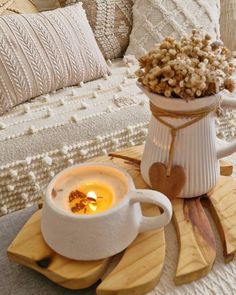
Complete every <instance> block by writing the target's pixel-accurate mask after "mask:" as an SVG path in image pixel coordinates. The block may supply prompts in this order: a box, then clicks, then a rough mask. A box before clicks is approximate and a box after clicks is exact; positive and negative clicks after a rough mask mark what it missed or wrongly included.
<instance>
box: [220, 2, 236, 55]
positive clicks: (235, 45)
mask: <svg viewBox="0 0 236 295" xmlns="http://www.w3.org/2000/svg"><path fill="white" fill-rule="evenodd" d="M235 27H236V1H235V0H221V14H220V32H221V38H222V40H223V41H224V43H225V45H226V46H227V47H228V48H229V49H231V50H234V51H236V31H235Z"/></svg>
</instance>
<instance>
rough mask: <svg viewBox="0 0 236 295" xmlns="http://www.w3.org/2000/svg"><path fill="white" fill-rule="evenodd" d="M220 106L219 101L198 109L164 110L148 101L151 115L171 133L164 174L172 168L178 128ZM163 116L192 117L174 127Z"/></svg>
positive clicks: (198, 119)
mask: <svg viewBox="0 0 236 295" xmlns="http://www.w3.org/2000/svg"><path fill="white" fill-rule="evenodd" d="M219 108H220V102H217V103H214V104H212V105H210V106H208V107H205V108H201V109H198V110H193V111H170V110H165V109H162V108H159V107H157V106H156V105H154V104H153V103H152V102H150V109H151V112H152V115H153V116H154V117H155V118H156V119H157V120H158V121H159V122H160V123H162V124H163V125H165V126H167V127H169V128H170V133H171V144H170V149H169V156H168V163H167V170H166V176H170V175H171V168H172V163H173V159H174V147H175V140H176V135H177V132H178V131H179V130H180V129H184V128H186V127H188V126H190V125H193V124H194V123H196V122H198V121H200V120H202V119H203V118H205V117H206V116H207V115H209V114H210V113H211V112H216V111H217V110H218V109H219ZM163 117H167V118H173V119H183V118H186V119H192V120H190V121H188V122H186V123H184V124H182V125H180V126H178V127H175V126H173V125H171V124H170V123H168V122H166V121H165V120H164V119H163Z"/></svg>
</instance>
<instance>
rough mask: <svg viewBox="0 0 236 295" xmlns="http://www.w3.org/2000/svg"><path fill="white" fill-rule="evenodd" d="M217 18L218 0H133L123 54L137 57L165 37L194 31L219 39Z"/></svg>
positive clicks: (178, 35) (218, 14) (218, 15)
mask: <svg viewBox="0 0 236 295" xmlns="http://www.w3.org/2000/svg"><path fill="white" fill-rule="evenodd" d="M219 17H220V2H219V0H207V1H206V0H205V1H203V0H187V1H186V0H165V1H160V0H136V1H135V2H134V6H133V29H132V32H131V35H130V43H129V47H128V49H127V51H126V54H134V55H135V56H136V57H137V58H139V57H140V56H141V55H143V54H145V53H147V51H149V50H150V49H151V48H152V47H153V46H154V45H155V44H156V43H159V42H160V41H162V40H163V39H164V38H165V37H166V36H174V37H175V38H177V39H179V38H181V37H182V36H183V35H186V34H189V33H190V32H191V30H192V29H193V28H201V27H202V28H203V29H204V30H206V31H207V32H208V33H209V34H210V35H211V36H212V37H213V38H214V39H218V38H219V37H220V33H219Z"/></svg>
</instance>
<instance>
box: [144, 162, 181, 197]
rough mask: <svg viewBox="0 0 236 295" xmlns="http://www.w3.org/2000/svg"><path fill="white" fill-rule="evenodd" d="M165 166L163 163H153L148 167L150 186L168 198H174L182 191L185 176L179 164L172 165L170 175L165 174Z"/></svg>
mask: <svg viewBox="0 0 236 295" xmlns="http://www.w3.org/2000/svg"><path fill="white" fill-rule="evenodd" d="M166 174H167V167H166V165H164V164H163V163H158V162H157V163H154V164H152V166H151V167H150V169H149V179H150V183H151V187H152V188H153V189H154V190H157V191H159V192H161V193H163V194H164V195H166V196H167V197H168V198H170V199H174V198H176V197H177V196H178V195H179V194H180V193H181V191H182V189H183V187H184V185H185V181H186V176H185V173H184V169H183V167H181V166H172V168H171V174H170V176H167V175H166Z"/></svg>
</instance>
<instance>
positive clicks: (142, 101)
mask: <svg viewBox="0 0 236 295" xmlns="http://www.w3.org/2000/svg"><path fill="white" fill-rule="evenodd" d="M109 64H110V70H111V73H112V75H111V76H108V75H105V76H104V77H103V78H101V79H99V80H96V81H91V82H88V83H85V84H84V85H83V83H81V86H74V87H69V88H66V89H64V90H60V91H57V92H56V93H54V94H50V95H42V96H40V97H38V98H36V99H34V100H32V101H31V102H27V103H24V104H21V105H19V106H17V107H15V108H14V109H13V110H11V111H10V112H9V113H7V114H5V115H4V116H2V117H0V215H4V214H8V213H11V212H13V211H16V210H19V209H21V208H24V207H26V206H29V205H30V204H32V203H34V202H37V200H39V199H40V198H42V195H43V192H44V189H45V187H46V185H47V184H48V183H49V181H50V180H51V178H52V177H53V176H54V175H55V173H58V172H59V171H61V170H62V169H64V168H66V167H68V166H70V165H73V164H76V163H80V162H83V161H85V160H87V159H89V158H91V157H95V156H99V155H104V154H107V153H109V152H111V151H115V150H120V149H123V148H127V147H130V146H133V145H139V144H143V143H144V142H145V139H146V135H147V126H148V122H149V120H150V110H149V102H148V98H147V96H145V95H144V94H143V93H142V92H141V91H140V89H139V88H138V87H137V86H136V77H135V75H134V74H133V73H134V71H135V69H136V68H137V62H136V61H134V60H130V61H129V60H127V59H125V62H124V61H121V60H116V61H114V62H113V63H112V64H111V63H110V62H109ZM233 95H235V94H232V96H233ZM216 124H217V134H218V136H219V137H220V138H223V139H226V140H228V141H231V140H232V139H234V138H235V137H236V114H235V111H227V112H226V115H225V116H224V117H222V118H220V119H217V120H216Z"/></svg>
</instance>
